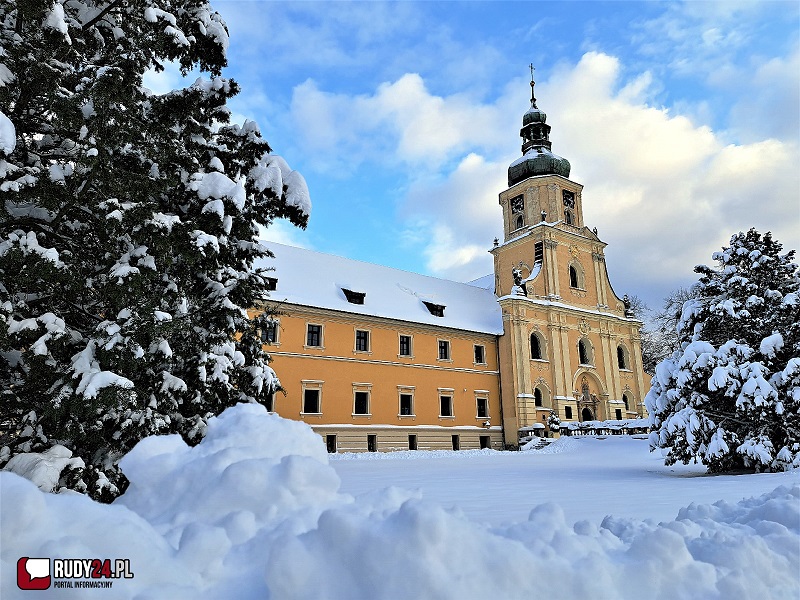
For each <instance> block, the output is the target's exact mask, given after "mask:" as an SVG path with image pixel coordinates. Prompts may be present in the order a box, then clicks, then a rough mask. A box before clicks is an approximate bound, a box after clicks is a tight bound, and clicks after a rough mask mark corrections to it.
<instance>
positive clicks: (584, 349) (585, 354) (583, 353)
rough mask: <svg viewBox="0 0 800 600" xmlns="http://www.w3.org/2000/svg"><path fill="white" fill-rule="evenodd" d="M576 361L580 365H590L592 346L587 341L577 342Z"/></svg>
mask: <svg viewBox="0 0 800 600" xmlns="http://www.w3.org/2000/svg"><path fill="white" fill-rule="evenodd" d="M578 361H579V362H580V364H582V365H591V364H592V346H591V344H589V341H588V340H583V339H582V340H580V341H578Z"/></svg>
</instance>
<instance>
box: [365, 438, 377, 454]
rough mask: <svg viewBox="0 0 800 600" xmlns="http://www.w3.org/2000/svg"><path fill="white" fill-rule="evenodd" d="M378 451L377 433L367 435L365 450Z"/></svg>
mask: <svg viewBox="0 0 800 600" xmlns="http://www.w3.org/2000/svg"><path fill="white" fill-rule="evenodd" d="M377 451H378V436H377V435H368V436H367V452H377Z"/></svg>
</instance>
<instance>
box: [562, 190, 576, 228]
mask: <svg viewBox="0 0 800 600" xmlns="http://www.w3.org/2000/svg"><path fill="white" fill-rule="evenodd" d="M561 197H562V199H563V200H564V222H565V223H566V224H567V225H577V223H576V222H575V215H574V213H573V212H572V211H574V210H575V192H571V191H570V190H561Z"/></svg>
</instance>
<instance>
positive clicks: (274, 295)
mask: <svg viewBox="0 0 800 600" xmlns="http://www.w3.org/2000/svg"><path fill="white" fill-rule="evenodd" d="M266 245H267V247H268V248H269V249H270V250H271V251H272V252H273V253H274V254H275V258H274V259H265V260H263V261H260V262H259V263H258V264H257V266H258V267H273V268H274V269H275V271H274V272H272V273H270V274H269V275H270V277H275V278H277V280H278V283H277V289H276V290H275V291H273V292H270V300H272V301H276V302H284V303H286V304H297V305H301V306H313V307H317V308H326V309H330V310H337V311H342V312H348V313H354V314H360V315H370V316H376V317H385V318H388V319H397V320H400V321H409V322H412V323H424V324H427V325H438V326H441V327H452V328H454V329H463V330H467V331H475V332H479V333H488V334H494V335H499V334H502V333H503V320H502V315H501V312H500V306H499V304H498V303H497V298H496V297H495V295H494V294H493V293H492V292H491V291H490V290H486V289H482V288H480V287H476V286H473V285H469V284H466V283H459V282H456V281H448V280H446V279H437V278H435V277H429V276H427V275H420V274H418V273H411V272H408V271H401V270H399V269H393V268H391V267H385V266H382V265H375V264H371V263H366V262H361V261H357V260H352V259H348V258H342V257H340V256H333V255H331V254H323V253H320V252H315V251H313V250H306V249H304V248H297V247H294V246H286V245H284V244H277V243H274V242H267V243H266ZM342 282H347V289H348V290H351V291H353V292H358V293H363V294H366V295H365V297H364V304H352V303H350V302H348V300H347V297H346V296H345V295H344V293H343V292H342V291H341V287H342ZM424 302H434V303H436V304H438V305H442V306H444V307H445V308H444V316H442V317H437V316H435V315H433V314H431V311H430V310H429V309H428V308H427V307H426V306H425V304H424Z"/></svg>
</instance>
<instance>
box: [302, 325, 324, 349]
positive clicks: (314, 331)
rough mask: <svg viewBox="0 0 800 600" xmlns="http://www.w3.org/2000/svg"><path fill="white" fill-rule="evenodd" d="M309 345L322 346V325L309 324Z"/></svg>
mask: <svg viewBox="0 0 800 600" xmlns="http://www.w3.org/2000/svg"><path fill="white" fill-rule="evenodd" d="M306 345H307V346H315V347H319V346H322V325H309V326H308V329H307V335H306Z"/></svg>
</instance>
